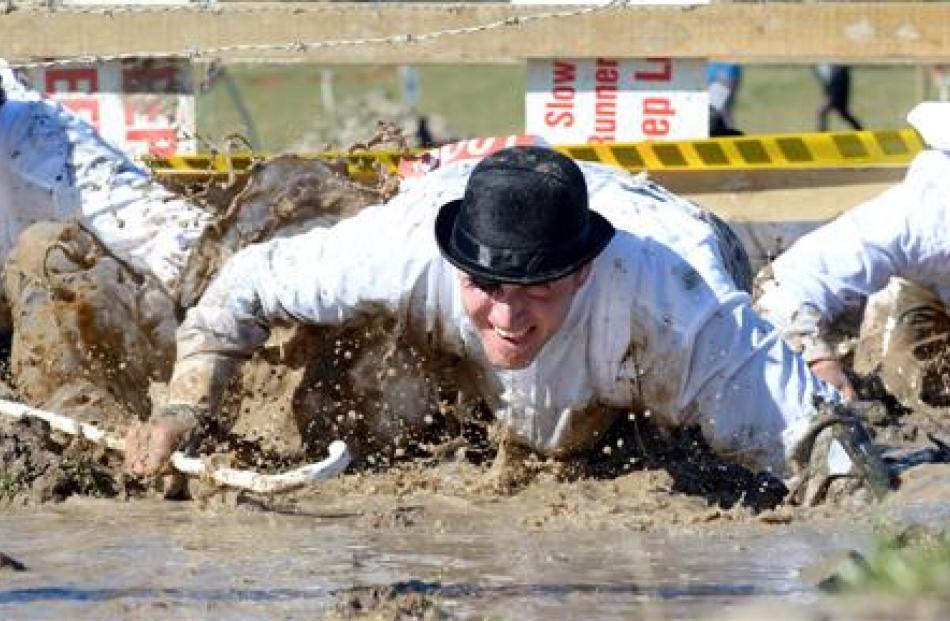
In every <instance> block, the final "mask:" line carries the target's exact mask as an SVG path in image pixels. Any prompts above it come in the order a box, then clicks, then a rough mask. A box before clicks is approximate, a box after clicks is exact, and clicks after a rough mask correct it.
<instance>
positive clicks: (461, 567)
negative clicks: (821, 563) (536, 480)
mask: <svg viewBox="0 0 950 621" xmlns="http://www.w3.org/2000/svg"><path fill="white" fill-rule="evenodd" d="M502 504H504V503H502ZM486 507H487V510H486ZM486 507H478V508H476V510H475V511H459V508H458V506H457V504H456V503H454V502H452V501H449V500H443V501H439V499H437V498H428V499H425V501H424V504H417V502H416V501H415V500H414V499H412V498H403V499H401V500H400V501H399V502H398V503H395V504H393V505H392V506H391V507H385V508H382V509H381V511H380V512H379V513H378V515H385V516H388V517H387V519H385V520H380V519H375V520H374V519H367V515H370V516H372V515H374V513H373V510H372V509H371V508H370V507H366V506H364V507H363V508H362V509H361V510H358V511H353V510H352V509H351V508H349V507H346V506H343V505H340V506H336V507H332V506H326V507H323V508H315V507H314V506H308V507H306V508H305V509H301V508H300V507H299V506H298V507H297V508H296V509H295V511H297V513H294V514H288V513H282V512H281V511H282V510H281V509H280V508H279V507H278V508H277V509H276V510H274V509H273V508H272V509H271V510H261V509H259V508H258V509H252V508H248V507H242V506H237V507H235V506H233V503H226V504H225V503H223V502H221V501H219V500H214V499H213V500H211V501H208V502H206V503H204V506H201V503H170V502H160V501H136V502H131V503H119V502H115V501H94V500H89V499H75V498H74V499H71V500H70V501H68V502H66V503H64V504H61V505H44V506H40V507H34V508H31V509H18V510H13V511H6V512H4V513H2V514H0V550H2V551H4V552H6V553H7V554H9V555H10V556H13V557H14V558H16V559H18V560H20V561H21V562H23V563H24V564H25V565H26V566H27V567H28V571H25V572H9V571H7V572H4V573H0V618H4V619H13V618H15V619H24V620H39V619H64V618H70V619H111V618H116V617H122V618H148V619H182V618H225V617H227V618H228V619H230V620H247V619H264V618H267V619H274V618H321V617H322V616H324V615H325V614H326V611H327V610H328V608H329V607H332V605H333V603H334V602H335V601H336V600H338V599H339V597H340V594H341V593H343V592H345V591H347V590H349V589H352V588H353V587H359V586H367V585H393V586H394V587H395V588H396V590H397V591H405V592H410V591H416V592H422V593H425V594H428V595H432V596H434V597H437V598H438V599H439V601H440V602H441V605H442V607H443V609H444V610H445V611H447V612H448V613H449V614H450V615H451V616H452V617H454V618H482V617H491V618H501V619H515V618H517V619H539V620H541V619H550V618H561V619H564V618H578V619H580V618H584V619H587V618H598V619H627V618H633V617H636V618H697V617H706V616H712V615H715V616H717V617H721V616H722V615H723V614H724V612H726V611H728V609H730V608H735V607H738V606H743V605H745V604H747V603H749V602H750V601H753V600H756V599H759V598H770V599H771V598H777V599H779V600H781V601H782V602H783V603H785V604H788V603H791V602H801V601H807V600H810V599H814V598H815V597H816V593H817V592H816V591H815V589H814V587H813V586H811V585H810V584H808V583H807V582H805V581H804V579H802V578H800V577H799V574H798V571H799V570H800V569H801V568H802V567H805V566H807V565H809V564H811V563H813V562H815V561H816V560H818V559H819V558H821V557H822V556H823V555H825V554H827V553H828V552H830V551H834V550H837V549H842V548H851V547H858V548H860V547H863V546H865V545H866V544H867V542H868V540H869V536H870V528H869V527H868V528H859V529H855V528H854V527H853V524H846V523H844V522H842V521H837V522H831V523H828V522H821V525H816V524H815V523H814V522H811V523H795V522H793V523H791V524H783V525H772V524H762V523H748V522H747V523H744V524H743V525H742V527H741V528H736V527H735V526H736V525H729V524H716V523H702V524H696V525H693V526H683V527H679V528H676V529H671V530H666V531H646V532H635V531H632V530H630V529H628V528H619V529H618V528H590V529H587V528H579V529H553V530H545V529H542V530H532V529H529V528H525V527H524V525H523V524H520V523H518V522H517V521H514V520H505V519H504V515H503V514H504V513H505V512H504V511H496V510H492V507H496V508H497V507H498V505H497V503H488V505H486ZM400 515H401V516H402V517H398V516H400ZM393 516H396V517H395V518H394V519H389V518H393Z"/></svg>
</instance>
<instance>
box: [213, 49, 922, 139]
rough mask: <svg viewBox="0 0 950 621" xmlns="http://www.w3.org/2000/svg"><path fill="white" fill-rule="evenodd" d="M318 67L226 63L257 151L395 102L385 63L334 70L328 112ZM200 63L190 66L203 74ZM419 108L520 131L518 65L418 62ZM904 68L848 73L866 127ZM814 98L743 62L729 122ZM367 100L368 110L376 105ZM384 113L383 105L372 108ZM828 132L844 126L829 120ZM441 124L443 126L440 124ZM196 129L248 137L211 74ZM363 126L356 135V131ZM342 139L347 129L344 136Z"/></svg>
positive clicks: (903, 89)
mask: <svg viewBox="0 0 950 621" xmlns="http://www.w3.org/2000/svg"><path fill="white" fill-rule="evenodd" d="M321 68H323V67H321V66H318V65H312V64H292V65H280V64H257V65H251V64H239V65H231V66H229V69H228V70H229V72H230V75H231V76H233V79H234V85H235V87H236V90H237V92H238V94H239V95H238V96H239V98H240V100H241V101H243V102H244V106H245V107H246V108H247V111H248V116H249V117H250V118H251V120H252V123H253V125H254V126H255V128H256V130H257V133H258V134H259V136H260V138H261V148H263V149H264V150H267V151H281V150H287V149H296V150H300V148H301V145H306V146H307V147H308V148H310V149H313V148H322V146H323V144H324V143H325V142H333V143H336V145H337V146H339V144H340V143H341V142H342V141H343V140H342V139H341V134H344V132H343V130H341V129H340V128H341V127H343V125H344V121H345V119H346V118H350V119H351V120H350V125H351V126H355V127H350V128H349V134H351V135H350V136H349V138H350V139H352V134H353V133H354V132H355V133H357V134H360V137H361V138H363V139H365V138H368V137H369V136H370V135H371V134H372V127H373V125H372V120H371V119H375V118H380V117H381V116H385V115H386V114H393V113H394V111H395V110H396V109H395V108H386V107H385V106H383V105H381V104H380V102H381V101H384V100H389V101H391V102H395V103H398V102H400V101H401V99H402V87H401V82H400V80H399V78H398V74H397V69H396V68H395V67H392V66H373V65H352V66H336V67H334V68H333V88H334V95H335V97H334V99H335V101H336V102H337V104H336V107H337V111H336V118H334V117H332V116H331V115H330V114H329V113H328V111H326V110H324V108H323V105H322V103H321V82H320V70H321ZM203 70H204V68H203V66H202V65H198V66H197V69H196V72H197V74H198V76H199V79H200V76H201V75H202V73H203ZM419 76H420V80H419V82H420V98H419V103H418V112H419V113H422V114H426V115H429V116H430V117H432V118H433V119H434V120H436V129H437V130H441V131H440V136H437V137H471V136H488V135H500V134H509V133H518V132H520V131H521V130H522V127H523V124H524V84H525V76H526V71H525V68H524V66H523V65H520V64H516V65H459V66H441V65H432V66H428V65H427V66H421V67H419ZM922 84H923V82H922V80H921V78H920V73H919V72H918V70H917V69H916V68H915V67H910V66H868V67H864V66H860V67H855V69H854V71H853V74H852V108H853V111H854V113H855V114H856V115H857V117H858V118H859V119H861V120H862V121H863V122H864V123H865V125H866V126H867V127H868V128H892V127H900V126H903V125H904V124H905V123H904V120H903V119H904V115H905V114H906V113H907V112H908V111H909V110H910V108H911V107H913V105H914V104H915V103H916V102H917V101H919V100H920V99H921V95H922V94H923V93H924V91H925V89H924V88H923V86H922ZM820 100H821V95H820V89H819V86H818V81H817V79H816V77H815V76H814V74H813V72H812V70H811V68H810V67H806V66H796V67H785V66H749V67H747V68H746V71H745V75H744V78H743V84H742V88H741V90H740V93H739V97H738V99H737V107H736V121H737V124H738V125H739V127H740V128H741V129H743V130H744V131H746V132H747V133H773V132H799V131H813V130H814V129H815V123H816V120H815V115H816V110H817V107H818V105H819V102H820ZM374 106H375V108H374ZM377 109H379V110H386V112H377ZM832 123H833V125H832V129H844V128H845V126H844V125H843V124H842V123H841V122H840V121H839V120H838V119H833V121H832ZM440 125H441V126H440ZM198 128H199V133H200V134H202V135H204V136H206V137H208V138H209V139H211V140H220V139H221V138H223V137H224V136H226V135H227V134H229V133H234V132H237V133H240V134H242V135H245V136H247V135H248V134H249V131H248V127H247V124H246V123H245V122H244V120H243V119H242V115H241V114H240V111H239V108H238V106H236V105H235V101H234V98H233V97H232V96H231V94H230V93H229V90H228V88H227V87H226V84H225V83H224V82H222V81H218V82H217V83H216V84H215V86H214V87H213V88H211V89H210V90H209V91H208V92H207V93H204V94H201V95H199V97H198ZM361 132H362V133H361ZM343 137H344V138H345V136H343Z"/></svg>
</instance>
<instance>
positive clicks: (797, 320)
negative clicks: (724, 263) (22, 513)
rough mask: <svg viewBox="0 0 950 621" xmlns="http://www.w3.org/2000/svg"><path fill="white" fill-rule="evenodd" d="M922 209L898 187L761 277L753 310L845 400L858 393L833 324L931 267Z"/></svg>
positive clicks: (912, 194)
mask: <svg viewBox="0 0 950 621" xmlns="http://www.w3.org/2000/svg"><path fill="white" fill-rule="evenodd" d="M948 172H950V169H948ZM924 209H925V205H924V204H923V203H922V202H921V200H920V196H919V195H918V192H917V190H916V189H915V187H914V185H913V184H908V183H906V182H905V183H902V184H900V185H898V186H895V187H893V188H891V189H889V190H887V191H886V192H884V193H883V194H881V195H879V196H877V197H875V198H873V199H871V200H870V201H867V202H866V203H864V204H862V205H860V206H858V207H855V208H854V209H852V210H851V211H849V212H846V213H845V214H843V215H842V216H840V217H839V218H838V219H836V220H834V221H832V222H830V223H828V224H826V225H824V226H822V227H821V228H819V229H817V230H815V231H813V232H811V233H809V234H808V235H805V236H804V237H802V238H801V239H799V240H798V241H796V242H795V243H794V244H793V245H792V246H791V247H790V248H789V249H788V250H787V251H785V252H784V253H783V254H781V255H780V256H779V257H778V258H777V259H776V260H775V262H774V263H773V264H772V265H771V266H770V267H771V270H772V277H771V278H766V279H764V280H765V282H764V284H763V292H762V295H761V297H759V299H758V300H757V301H756V305H755V307H756V310H757V311H759V312H760V313H761V314H762V315H764V316H765V317H766V318H767V319H769V320H770V321H772V322H773V323H775V324H776V326H778V328H779V330H780V331H781V334H782V336H783V338H785V340H786V341H787V342H788V343H789V345H790V346H791V347H792V348H793V349H794V350H795V351H797V352H799V353H801V355H802V356H803V357H804V358H805V360H806V362H807V363H808V364H809V365H810V366H811V369H812V371H813V372H814V373H815V374H816V375H818V376H819V377H820V378H821V379H822V380H824V381H826V382H828V383H830V384H832V385H833V386H836V387H837V388H838V389H839V390H841V391H842V393H843V394H844V395H845V396H846V397H849V398H852V397H854V389H853V387H852V386H851V383H850V381H849V380H848V378H847V376H846V375H845V373H844V369H843V367H842V365H841V362H840V360H839V359H838V356H837V352H836V351H835V349H834V348H833V346H832V345H831V341H832V339H831V330H832V325H834V323H835V322H836V321H837V320H838V319H839V318H840V317H841V316H843V315H845V314H857V313H858V312H860V310H861V309H863V307H864V305H865V304H866V302H867V299H868V296H870V295H871V294H873V293H874V292H876V291H878V290H880V289H882V288H884V286H885V285H886V284H887V282H888V280H889V279H890V278H891V277H892V276H905V277H913V276H914V275H915V274H918V273H920V271H921V270H925V269H928V268H927V265H926V263H927V261H928V253H929V248H932V244H931V243H930V242H929V240H927V239H926V237H927V236H928V235H930V234H931V233H929V232H928V231H925V230H924V228H923V227H921V226H920V223H919V222H915V216H913V212H915V211H917V212H919V211H921V210H924ZM920 215H921V214H920V213H918V214H917V216H916V217H918V218H919V217H920ZM936 228H937V229H940V228H943V229H946V226H945V225H942V227H936Z"/></svg>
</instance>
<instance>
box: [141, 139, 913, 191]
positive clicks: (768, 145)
mask: <svg viewBox="0 0 950 621" xmlns="http://www.w3.org/2000/svg"><path fill="white" fill-rule="evenodd" d="M471 142H477V141H471ZM554 148H555V149H557V150H559V151H562V152H564V153H566V154H568V155H570V156H571V157H573V158H575V159H579V160H586V161H595V162H601V163H604V164H608V165H612V166H617V167H620V168H624V169H626V170H629V171H631V172H640V171H648V172H649V171H664V172H690V171H729V170H783V169H835V168H873V167H900V166H906V165H907V164H908V163H909V162H910V161H911V159H913V157H914V155H916V154H917V153H918V152H919V151H921V150H922V149H923V148H924V143H923V141H922V140H921V138H920V136H919V135H918V134H917V132H916V131H914V130H913V129H910V128H906V129H895V130H875V131H856V132H818V133H801V134H767V135H758V136H734V137H728V138H708V139H700V140H681V141H675V142H637V143H626V144H623V143H614V144H598V145H590V144H587V145H567V146H556V147H554ZM423 153H424V151H421V150H410V151H396V150H379V151H358V152H353V153H347V152H341V151H329V152H322V153H300V154H298V155H300V156H302V157H308V158H318V159H323V160H328V161H336V162H339V161H342V162H345V164H346V166H347V168H348V170H349V172H350V174H351V175H352V176H354V177H356V178H358V179H367V178H372V177H375V176H377V174H378V171H379V170H380V169H383V170H386V171H389V172H395V171H396V170H398V168H399V164H400V162H403V161H404V160H406V159H407V158H419V157H422V155H423ZM267 157H268V155H267V154H252V153H237V154H231V155H227V154H222V153H207V154H197V155H176V156H171V157H157V156H148V157H146V158H145V162H146V164H147V165H148V166H149V167H150V168H151V169H152V170H153V172H154V173H156V174H157V175H159V176H170V177H178V178H189V177H191V178H194V179H196V180H197V179H203V178H208V177H215V176H226V175H229V174H239V175H240V174H243V173H246V171H247V170H248V169H249V168H250V167H251V165H252V164H253V162H254V161H259V160H263V159H266V158H267Z"/></svg>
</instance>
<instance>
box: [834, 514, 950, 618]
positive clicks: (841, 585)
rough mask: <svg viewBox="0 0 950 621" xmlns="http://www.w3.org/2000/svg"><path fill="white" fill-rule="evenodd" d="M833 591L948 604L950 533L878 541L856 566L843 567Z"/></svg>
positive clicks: (850, 564) (949, 591) (949, 594)
mask: <svg viewBox="0 0 950 621" xmlns="http://www.w3.org/2000/svg"><path fill="white" fill-rule="evenodd" d="M831 588H832V590H833V591H836V592H841V593H865V592H872V591H873V592H883V593H891V594H894V595H899V596H913V597H918V596H928V597H937V598H940V599H943V600H947V601H950V531H945V532H943V533H932V532H926V531H921V532H914V531H912V532H910V533H905V534H901V535H897V536H890V537H882V538H881V539H879V540H878V542H877V543H876V545H875V547H874V549H873V550H871V552H870V553H869V554H868V555H867V556H866V557H864V558H863V559H861V560H860V561H859V562H855V561H853V560H852V561H850V562H847V563H843V564H842V566H841V567H840V568H839V569H838V571H837V572H836V574H835V577H834V581H833V586H832V587H831Z"/></svg>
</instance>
